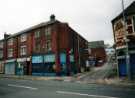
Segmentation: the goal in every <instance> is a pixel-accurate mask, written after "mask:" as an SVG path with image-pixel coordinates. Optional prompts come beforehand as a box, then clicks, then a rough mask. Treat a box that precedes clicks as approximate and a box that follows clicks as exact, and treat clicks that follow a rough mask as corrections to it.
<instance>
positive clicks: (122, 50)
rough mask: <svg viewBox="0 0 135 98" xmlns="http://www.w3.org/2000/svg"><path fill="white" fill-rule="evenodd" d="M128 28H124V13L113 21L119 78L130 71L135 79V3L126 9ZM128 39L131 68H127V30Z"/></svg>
mask: <svg viewBox="0 0 135 98" xmlns="http://www.w3.org/2000/svg"><path fill="white" fill-rule="evenodd" d="M125 16H126V28H125V26H124V21H123V16H122V13H120V15H118V16H117V17H115V18H114V19H113V20H112V26H113V32H114V33H113V34H114V41H115V46H116V47H115V49H116V57H117V61H118V72H119V76H120V77H123V76H127V72H128V71H129V72H130V74H131V76H132V78H134V77H135V1H134V2H133V3H132V4H131V5H129V6H128V7H127V8H126V9H125ZM125 29H126V33H127V34H126V35H127V36H126V37H127V38H128V40H129V41H128V42H127V44H128V50H129V57H130V65H129V66H130V68H129V69H128V67H127V66H126V47H127V46H126V43H125V31H124V30H125Z"/></svg>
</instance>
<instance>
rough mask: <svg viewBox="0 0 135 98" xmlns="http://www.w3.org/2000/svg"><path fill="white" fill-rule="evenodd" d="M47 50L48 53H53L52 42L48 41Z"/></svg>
mask: <svg viewBox="0 0 135 98" xmlns="http://www.w3.org/2000/svg"><path fill="white" fill-rule="evenodd" d="M46 50H47V51H51V50H52V47H51V40H47V42H46Z"/></svg>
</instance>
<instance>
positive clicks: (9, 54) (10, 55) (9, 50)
mask: <svg viewBox="0 0 135 98" xmlns="http://www.w3.org/2000/svg"><path fill="white" fill-rule="evenodd" d="M8 57H13V49H8Z"/></svg>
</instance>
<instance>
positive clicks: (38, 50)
mask: <svg viewBox="0 0 135 98" xmlns="http://www.w3.org/2000/svg"><path fill="white" fill-rule="evenodd" d="M34 50H35V52H40V44H36V45H35V49H34Z"/></svg>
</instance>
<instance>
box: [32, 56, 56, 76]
mask: <svg viewBox="0 0 135 98" xmlns="http://www.w3.org/2000/svg"><path fill="white" fill-rule="evenodd" d="M55 70H56V65H55V55H54V54H46V55H38V56H32V75H38V76H39V75H40V76H55V75H56V71H55Z"/></svg>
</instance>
